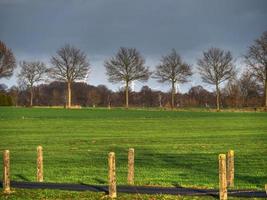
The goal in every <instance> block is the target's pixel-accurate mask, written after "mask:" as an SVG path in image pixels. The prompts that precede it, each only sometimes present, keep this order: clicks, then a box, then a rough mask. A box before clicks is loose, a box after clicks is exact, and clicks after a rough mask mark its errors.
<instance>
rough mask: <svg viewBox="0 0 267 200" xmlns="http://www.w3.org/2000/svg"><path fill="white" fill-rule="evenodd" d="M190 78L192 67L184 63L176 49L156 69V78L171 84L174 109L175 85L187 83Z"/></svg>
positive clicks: (164, 57)
mask: <svg viewBox="0 0 267 200" xmlns="http://www.w3.org/2000/svg"><path fill="white" fill-rule="evenodd" d="M190 76H192V70H191V66H190V65H188V64H187V63H185V62H183V61H182V59H181V57H180V55H179V54H178V53H177V52H176V51H175V49H172V52H171V53H170V54H169V55H167V56H163V57H162V59H161V63H160V64H159V65H158V66H157V67H156V71H155V74H154V78H156V79H158V81H159V82H161V83H164V82H170V83H171V85H172V86H171V87H172V98H171V107H172V108H174V102H175V94H176V90H175V84H178V83H185V82H187V81H188V77H190Z"/></svg>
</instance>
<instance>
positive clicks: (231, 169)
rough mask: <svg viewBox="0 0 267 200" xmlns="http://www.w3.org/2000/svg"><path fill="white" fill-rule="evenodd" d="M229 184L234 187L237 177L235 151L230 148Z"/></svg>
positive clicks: (228, 158) (228, 154)
mask: <svg viewBox="0 0 267 200" xmlns="http://www.w3.org/2000/svg"><path fill="white" fill-rule="evenodd" d="M226 175H227V186H228V187H234V177H235V164H234V151H233V150H230V151H228V153H227V173H226Z"/></svg>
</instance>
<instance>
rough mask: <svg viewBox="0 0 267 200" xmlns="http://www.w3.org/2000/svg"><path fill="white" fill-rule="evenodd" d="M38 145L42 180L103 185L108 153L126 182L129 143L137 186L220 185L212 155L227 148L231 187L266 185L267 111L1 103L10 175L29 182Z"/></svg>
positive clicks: (0, 133)
mask: <svg viewBox="0 0 267 200" xmlns="http://www.w3.org/2000/svg"><path fill="white" fill-rule="evenodd" d="M38 145H42V146H43V149H44V176H45V181H47V182H70V183H86V184H107V155H108V153H109V152H110V151H114V152H115V153H116V167H117V180H118V184H126V181H127V151H128V148H130V147H133V148H135V152H136V153H135V154H136V155H135V156H136V159H135V170H136V171H135V184H137V185H162V186H183V187H198V188H218V154H219V153H226V152H227V151H228V150H229V149H233V150H235V188H237V189H238V188H239V189H241V188H242V189H248V188H249V189H252V188H253V189H261V190H262V189H263V188H264V184H266V183H267V167H266V166H267V156H266V155H267V113H253V112H244V113H242V112H236V113H231V112H221V113H216V112H190V111H183V112H175V111H174V112H172V111H156V110H154V111H153V110H150V111H148V110H123V109H114V110H105V109H81V110H64V109H49V108H32V109H30V108H3V107H2V108H0V151H1V152H2V151H3V150H4V149H9V150H10V154H11V177H12V179H13V180H23V181H35V179H36V147H37V146H38ZM0 158H1V159H2V154H1V157H0ZM0 173H1V174H2V168H0ZM0 197H1V196H0Z"/></svg>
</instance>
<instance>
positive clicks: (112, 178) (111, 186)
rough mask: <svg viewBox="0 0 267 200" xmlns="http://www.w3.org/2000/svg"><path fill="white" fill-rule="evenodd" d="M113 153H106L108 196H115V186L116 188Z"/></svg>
mask: <svg viewBox="0 0 267 200" xmlns="http://www.w3.org/2000/svg"><path fill="white" fill-rule="evenodd" d="M115 170H116V169H115V153H114V152H110V153H109V154H108V183H109V188H108V190H109V197H110V198H116V197H117V188H116V172H115Z"/></svg>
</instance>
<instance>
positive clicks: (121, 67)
mask: <svg viewBox="0 0 267 200" xmlns="http://www.w3.org/2000/svg"><path fill="white" fill-rule="evenodd" d="M104 65H105V67H106V71H107V72H106V74H107V75H108V77H109V78H108V80H109V81H110V82H112V83H119V82H124V83H125V100H126V108H128V107H129V83H130V82H132V81H135V80H139V81H147V80H148V78H149V76H150V75H151V73H150V72H149V68H148V67H146V66H145V59H144V58H143V57H142V55H141V54H140V53H139V52H138V51H137V50H136V49H134V48H123V47H121V48H120V49H119V51H118V53H117V54H116V56H115V57H112V58H110V59H109V60H106V61H105V63H104Z"/></svg>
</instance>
